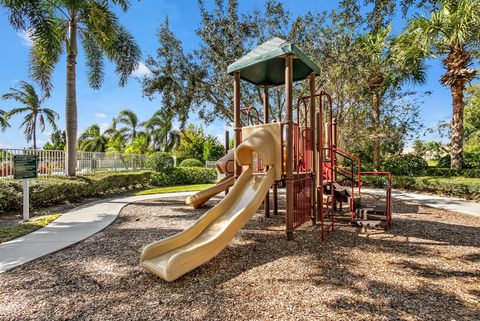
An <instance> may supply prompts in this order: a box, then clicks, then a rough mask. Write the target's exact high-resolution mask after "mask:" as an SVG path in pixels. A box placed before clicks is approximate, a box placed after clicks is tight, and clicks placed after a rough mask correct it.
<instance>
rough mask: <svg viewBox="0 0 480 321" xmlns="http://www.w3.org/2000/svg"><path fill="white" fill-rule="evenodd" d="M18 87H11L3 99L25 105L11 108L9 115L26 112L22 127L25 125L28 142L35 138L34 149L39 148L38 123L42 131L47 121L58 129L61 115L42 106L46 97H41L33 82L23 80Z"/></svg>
mask: <svg viewBox="0 0 480 321" xmlns="http://www.w3.org/2000/svg"><path fill="white" fill-rule="evenodd" d="M18 87H19V88H18V89H17V88H10V92H8V93H6V94H4V95H2V99H5V100H14V101H16V102H18V103H20V104H21V105H23V107H17V108H13V109H12V110H10V112H9V113H8V116H9V117H12V116H16V115H19V114H25V113H26V115H25V116H24V118H23V122H22V124H21V125H20V128H21V127H23V129H24V133H25V137H26V139H27V142H30V141H32V140H33V149H37V125H39V126H40V132H43V131H44V130H45V122H48V123H49V124H50V125H51V126H52V128H53V129H56V128H57V126H56V124H55V120H56V119H58V118H59V117H58V114H57V113H56V112H55V111H54V110H52V109H49V108H43V107H42V104H43V102H44V101H45V98H46V97H42V98H40V97H39V96H38V94H37V92H36V91H35V88H34V87H33V86H32V85H31V84H29V83H27V82H25V81H21V82H20V83H19V86H18Z"/></svg>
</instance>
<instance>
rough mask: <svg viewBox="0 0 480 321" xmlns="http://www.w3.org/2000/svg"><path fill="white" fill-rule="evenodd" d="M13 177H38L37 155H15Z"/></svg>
mask: <svg viewBox="0 0 480 321" xmlns="http://www.w3.org/2000/svg"><path fill="white" fill-rule="evenodd" d="M13 177H14V178H15V179H25V178H36V177H37V156H36V155H14V156H13Z"/></svg>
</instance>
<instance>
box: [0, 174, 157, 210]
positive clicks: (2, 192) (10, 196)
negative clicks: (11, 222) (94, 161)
mask: <svg viewBox="0 0 480 321" xmlns="http://www.w3.org/2000/svg"><path fill="white" fill-rule="evenodd" d="M151 174H152V172H135V173H99V174H94V175H85V176H78V177H76V178H69V177H40V178H36V179H34V180H31V185H30V205H31V207H32V208H41V207H46V206H51V205H55V204H59V203H63V202H74V201H78V200H80V199H82V198H86V197H95V196H100V195H104V194H110V193H115V192H118V191H122V190H125V189H130V188H136V187H146V186H148V185H149V184H150V176H151ZM21 207H22V183H21V181H16V180H5V181H0V213H4V212H7V211H12V210H19V209H21Z"/></svg>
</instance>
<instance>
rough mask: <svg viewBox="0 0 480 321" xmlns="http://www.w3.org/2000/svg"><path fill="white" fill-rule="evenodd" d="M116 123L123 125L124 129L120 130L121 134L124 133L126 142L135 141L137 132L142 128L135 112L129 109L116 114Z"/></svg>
mask: <svg viewBox="0 0 480 321" xmlns="http://www.w3.org/2000/svg"><path fill="white" fill-rule="evenodd" d="M117 121H118V123H120V124H123V125H125V127H124V128H122V132H123V133H124V135H125V137H126V139H127V140H129V141H130V142H132V141H133V140H135V138H137V135H138V134H139V130H140V128H141V127H142V126H141V124H140V121H139V120H138V117H137V114H135V112H133V111H131V110H129V109H123V110H122V111H120V113H119V114H118V118H117Z"/></svg>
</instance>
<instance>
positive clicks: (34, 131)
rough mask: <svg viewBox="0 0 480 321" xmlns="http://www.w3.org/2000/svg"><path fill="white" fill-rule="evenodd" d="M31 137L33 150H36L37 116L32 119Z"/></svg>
mask: <svg viewBox="0 0 480 321" xmlns="http://www.w3.org/2000/svg"><path fill="white" fill-rule="evenodd" d="M32 127H33V128H32V136H33V149H37V116H36V115H35V116H34V117H33V124H32Z"/></svg>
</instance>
